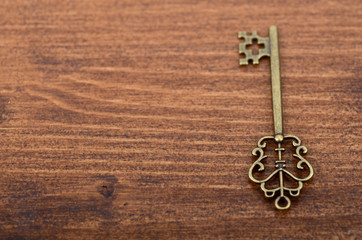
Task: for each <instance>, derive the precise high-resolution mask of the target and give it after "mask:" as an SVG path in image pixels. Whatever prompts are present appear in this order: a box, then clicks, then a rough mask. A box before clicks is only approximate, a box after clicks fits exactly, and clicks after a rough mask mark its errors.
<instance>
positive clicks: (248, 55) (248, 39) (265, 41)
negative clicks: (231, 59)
mask: <svg viewBox="0 0 362 240" xmlns="http://www.w3.org/2000/svg"><path fill="white" fill-rule="evenodd" d="M238 38H239V39H244V42H242V43H239V54H245V57H244V58H241V59H240V61H239V64H240V66H246V65H248V64H249V61H250V60H252V62H253V64H254V65H256V64H259V59H260V58H262V57H265V56H267V57H269V56H270V42H269V37H266V38H263V37H260V36H259V35H258V32H257V31H252V33H251V34H250V35H248V33H247V32H246V31H241V32H239V33H238ZM254 39H256V40H257V41H258V44H262V45H264V48H263V49H259V53H258V54H253V53H252V51H251V50H249V49H246V47H247V46H249V45H252V44H253V40H254Z"/></svg>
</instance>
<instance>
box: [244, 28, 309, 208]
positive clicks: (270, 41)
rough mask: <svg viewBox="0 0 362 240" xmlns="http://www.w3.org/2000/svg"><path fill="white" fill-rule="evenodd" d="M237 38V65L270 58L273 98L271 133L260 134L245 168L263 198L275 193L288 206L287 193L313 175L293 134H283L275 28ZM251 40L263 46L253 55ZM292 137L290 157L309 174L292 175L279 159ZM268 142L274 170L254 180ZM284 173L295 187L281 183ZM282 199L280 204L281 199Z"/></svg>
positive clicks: (296, 191) (296, 190)
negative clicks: (272, 149) (265, 34)
mask: <svg viewBox="0 0 362 240" xmlns="http://www.w3.org/2000/svg"><path fill="white" fill-rule="evenodd" d="M239 38H240V39H243V40H244V42H242V43H240V44H239V53H240V54H244V55H245V57H244V58H241V59H240V65H248V64H249V63H251V62H252V63H253V64H259V59H260V58H262V57H270V72H271V85H272V100H273V119H274V136H265V137H262V138H261V139H260V140H259V142H258V147H257V148H255V149H254V150H253V151H252V154H253V155H254V156H256V157H258V159H257V160H256V161H255V162H254V163H253V165H252V166H251V167H250V169H249V178H250V179H251V181H253V182H255V183H258V184H260V188H261V189H262V190H263V192H264V195H265V196H266V197H274V196H275V194H276V193H278V194H279V196H278V197H277V198H276V199H275V207H276V208H277V209H279V210H284V209H288V208H289V207H290V205H291V201H290V199H289V197H288V196H287V195H286V194H288V195H289V196H292V197H296V196H298V195H299V194H300V190H301V189H302V187H303V182H305V181H308V180H309V179H311V178H312V176H313V168H312V166H311V165H310V163H309V162H308V161H307V160H306V159H304V158H303V157H302V154H306V153H307V148H306V147H304V146H302V145H301V140H300V139H299V138H298V137H296V136H294V135H284V134H283V113H282V93H281V82H280V65H279V46H278V30H277V27H276V26H271V27H270V28H269V37H260V36H258V34H257V32H255V31H253V32H252V34H251V35H248V34H247V33H246V32H239ZM253 40H256V41H257V43H258V44H259V45H264V49H259V53H258V54H253V53H252V50H249V49H247V46H250V45H252V43H253ZM286 139H292V144H293V146H294V147H295V153H294V154H293V157H295V158H296V159H298V162H297V166H296V167H297V169H299V170H304V167H303V166H302V165H305V166H307V167H308V170H309V174H308V176H306V177H302V178H300V177H296V176H295V175H294V174H292V173H291V172H289V171H288V170H287V169H286V164H285V163H286V161H285V160H283V159H282V151H285V149H284V148H283V147H282V145H283V142H284V140H286ZM268 141H274V142H275V143H276V144H277V148H275V151H276V152H277V153H278V159H277V160H276V161H275V168H276V170H275V171H273V172H272V173H271V174H270V175H269V176H268V177H266V178H264V179H261V180H259V179H257V178H255V177H254V173H255V171H256V170H257V171H259V172H262V171H264V169H265V166H264V164H263V163H262V161H263V160H264V159H265V158H267V157H268V156H266V155H265V154H264V150H265V148H266V146H267V142H268ZM285 175H288V176H289V177H290V178H291V179H293V180H294V181H296V182H297V184H298V186H297V187H287V186H285V184H284V176H285ZM274 176H276V177H278V178H279V187H276V188H272V189H270V188H267V187H266V183H267V182H269V181H270V180H271V179H272V178H273V177H274ZM282 201H284V204H282V203H281V202H282Z"/></svg>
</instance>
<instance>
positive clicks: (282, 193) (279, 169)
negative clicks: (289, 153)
mask: <svg viewBox="0 0 362 240" xmlns="http://www.w3.org/2000/svg"><path fill="white" fill-rule="evenodd" d="M285 139H292V145H293V146H294V147H295V153H294V154H293V157H295V158H296V159H298V162H297V165H296V168H297V169H299V170H302V171H303V170H305V168H304V167H303V166H302V165H303V164H305V165H306V166H307V167H308V171H309V174H308V176H306V177H304V178H299V177H296V176H295V175H294V174H292V173H291V172H289V171H288V170H286V167H285V164H284V163H285V161H284V160H282V157H281V151H284V150H285V149H284V148H282V143H283V142H277V145H278V147H277V148H276V149H275V151H277V152H278V160H276V165H275V167H276V170H275V171H273V172H272V173H271V174H270V175H269V176H267V177H265V178H264V179H261V180H259V179H257V178H255V177H254V172H255V170H257V171H258V172H262V171H264V170H265V165H264V163H263V162H262V161H263V160H264V159H266V158H267V157H268V156H266V155H265V151H264V150H265V148H266V147H267V143H266V141H267V140H275V138H274V137H272V136H266V137H262V138H261V139H260V140H259V141H258V147H257V148H255V149H254V150H253V151H252V154H253V155H254V156H256V157H258V159H257V160H256V161H254V163H253V164H252V166H251V167H250V169H249V178H250V180H251V181H253V182H255V183H258V184H260V188H261V190H262V191H263V192H264V195H265V197H267V198H271V197H274V196H275V195H276V193H279V196H278V197H277V198H276V200H275V207H276V208H277V209H279V210H284V209H288V208H289V207H290V205H291V201H290V199H289V197H288V196H287V195H286V193H288V195H289V196H291V197H297V196H298V195H299V194H300V191H301V189H302V188H303V182H305V181H308V180H309V179H310V178H312V176H313V168H312V166H311V165H310V164H309V162H308V161H307V160H306V159H305V158H304V157H303V156H302V154H306V153H307V148H306V147H304V146H302V145H301V141H300V139H299V138H298V137H296V136H294V135H286V136H284V140H285ZM274 176H277V178H278V179H279V186H278V187H276V188H272V189H268V188H267V187H266V184H267V183H268V182H269V181H270V180H271V179H272V178H273V177H274ZM285 176H288V177H290V178H291V179H292V180H294V181H295V182H297V184H298V186H297V187H286V186H284V177H285ZM283 200H284V202H285V204H284V205H282V204H281V201H283Z"/></svg>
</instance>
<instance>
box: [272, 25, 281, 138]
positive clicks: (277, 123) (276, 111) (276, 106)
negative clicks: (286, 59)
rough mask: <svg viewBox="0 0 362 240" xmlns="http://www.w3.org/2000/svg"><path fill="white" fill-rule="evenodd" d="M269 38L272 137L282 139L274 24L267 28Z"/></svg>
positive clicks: (279, 86)
mask: <svg viewBox="0 0 362 240" xmlns="http://www.w3.org/2000/svg"><path fill="white" fill-rule="evenodd" d="M269 39H270V72H271V85H272V99H273V118H274V137H275V141H277V142H282V141H283V112H282V90H281V81H280V64H279V46H278V30H277V27H276V26H271V27H270V28H269Z"/></svg>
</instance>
